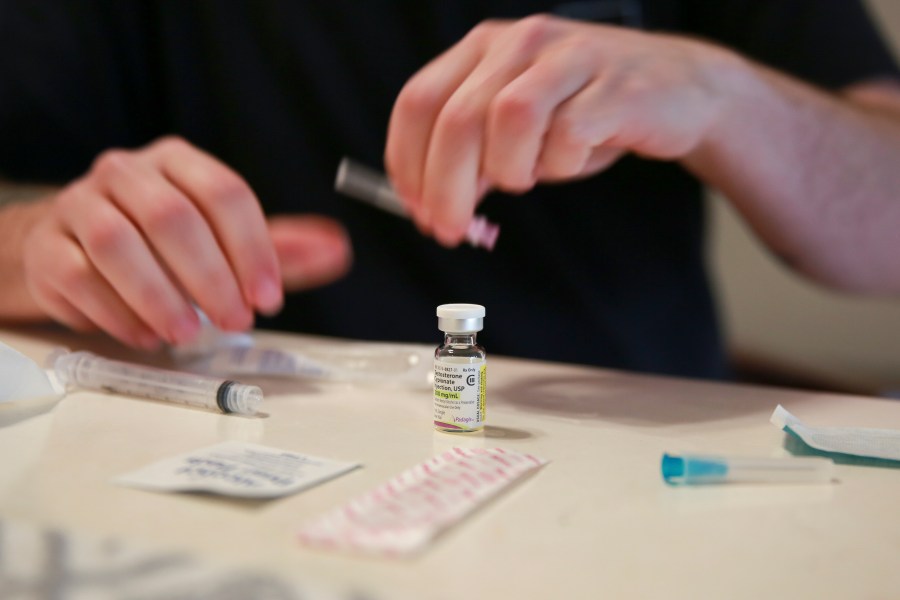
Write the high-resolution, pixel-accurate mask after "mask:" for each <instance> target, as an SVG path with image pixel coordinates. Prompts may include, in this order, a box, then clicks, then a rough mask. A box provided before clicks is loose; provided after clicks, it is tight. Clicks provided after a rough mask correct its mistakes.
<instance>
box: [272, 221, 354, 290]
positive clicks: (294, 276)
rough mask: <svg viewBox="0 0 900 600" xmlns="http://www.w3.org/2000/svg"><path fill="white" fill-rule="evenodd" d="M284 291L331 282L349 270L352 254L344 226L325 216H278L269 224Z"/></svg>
mask: <svg viewBox="0 0 900 600" xmlns="http://www.w3.org/2000/svg"><path fill="white" fill-rule="evenodd" d="M268 224H269V235H270V236H271V238H272V243H273V244H274V246H275V252H276V253H277V254H278V262H279V264H280V265H281V280H282V283H283V285H284V289H285V291H287V292H296V291H300V290H304V289H309V288H314V287H318V286H321V285H325V284H327V283H331V282H333V281H335V280H337V279H339V278H340V277H342V276H343V275H344V274H346V273H347V271H348V270H349V268H350V263H351V262H352V257H353V253H352V250H351V248H350V238H349V236H348V235H347V231H346V230H345V229H344V227H343V226H342V225H341V224H340V223H338V222H337V221H335V220H334V219H330V218H328V217H322V216H316V215H281V216H276V217H271V218H270V219H269V221H268Z"/></svg>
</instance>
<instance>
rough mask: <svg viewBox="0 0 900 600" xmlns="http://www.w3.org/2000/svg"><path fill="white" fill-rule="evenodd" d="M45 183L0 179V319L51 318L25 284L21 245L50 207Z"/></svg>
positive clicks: (31, 319)
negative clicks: (0, 283)
mask: <svg viewBox="0 0 900 600" xmlns="http://www.w3.org/2000/svg"><path fill="white" fill-rule="evenodd" d="M50 190H52V188H48V187H45V186H36V185H23V186H20V185H16V184H11V183H5V182H3V183H0V281H2V282H3V286H2V290H0V321H7V322H9V321H37V320H45V319H48V317H47V315H46V314H45V313H44V311H42V310H41V309H40V308H39V307H38V305H37V304H36V303H35V301H34V299H33V298H32V296H31V294H30V293H29V291H28V288H27V286H26V284H25V272H24V268H23V259H22V248H23V244H24V241H25V238H26V237H27V235H28V233H29V232H30V231H31V228H32V227H33V226H34V225H35V223H37V222H38V221H39V220H40V219H41V218H42V217H43V216H44V215H45V214H46V213H47V211H48V209H49V198H47V199H45V198H44V197H46V196H47V194H48V193H49V192H50Z"/></svg>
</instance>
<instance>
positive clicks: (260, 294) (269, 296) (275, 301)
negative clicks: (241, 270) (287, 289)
mask: <svg viewBox="0 0 900 600" xmlns="http://www.w3.org/2000/svg"><path fill="white" fill-rule="evenodd" d="M253 304H254V305H255V306H256V308H257V310H259V312H261V313H262V314H264V315H267V316H272V315H275V314H277V313H278V311H280V310H281V307H282V305H283V304H284V296H283V295H282V292H281V285H280V283H278V282H276V281H275V280H274V279H272V278H270V277H265V278H263V279H261V280H260V281H257V282H256V289H255V290H254V294H253Z"/></svg>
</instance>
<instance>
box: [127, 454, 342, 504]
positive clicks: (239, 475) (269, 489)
mask: <svg viewBox="0 0 900 600" xmlns="http://www.w3.org/2000/svg"><path fill="white" fill-rule="evenodd" d="M358 466H359V463H349V462H343V461H336V460H331V459H327V458H318V457H316V456H309V455H306V454H299V453H297V452H288V451H286V450H279V449H276V448H269V447H266V446H260V445H257V444H248V443H246V442H236V441H231V442H222V443H221V444H216V445H214V446H209V447H207V448H202V449H200V450H195V451H193V452H188V453H186V454H182V455H179V456H175V457H173V458H167V459H164V460H161V461H159V462H155V463H153V464H150V465H148V466H146V467H143V468H140V469H138V470H136V471H132V472H130V473H126V474H125V475H121V476H120V477H117V478H116V479H115V480H114V483H118V484H122V485H127V486H131V487H137V488H141V489H145V490H152V491H160V492H209V493H213V494H220V495H223V496H234V497H238V498H277V497H279V496H286V495H288V494H293V493H295V492H299V491H300V490H303V489H306V488H309V487H312V486H314V485H317V484H319V483H321V482H323V481H326V480H328V479H332V478H334V477H337V476H338V475H342V474H344V473H346V472H348V471H351V470H353V469H355V468H356V467H358Z"/></svg>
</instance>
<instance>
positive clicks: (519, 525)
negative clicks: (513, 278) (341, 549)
mask: <svg viewBox="0 0 900 600" xmlns="http://www.w3.org/2000/svg"><path fill="white" fill-rule="evenodd" d="M255 335H256V337H257V339H258V341H259V343H264V344H276V345H280V346H282V347H292V346H296V345H297V344H301V343H307V344H308V343H315V342H316V341H317V340H316V338H308V337H303V336H287V335H276V334H272V333H266V332H258V333H257V334H255ZM485 337H486V336H485ZM0 341H3V342H5V343H6V344H8V345H10V346H12V347H14V348H16V349H18V350H20V351H21V352H23V353H24V354H26V355H28V356H30V357H32V358H34V359H37V360H39V359H42V358H43V357H44V356H45V355H46V354H47V353H48V352H49V351H50V350H51V348H53V347H54V346H56V345H59V344H61V343H62V344H65V345H67V346H69V347H70V348H87V349H91V350H94V351H95V352H98V353H102V354H105V355H107V356H116V357H119V358H126V359H129V360H140V359H141V357H140V356H139V355H137V354H135V353H133V352H128V351H124V350H122V349H121V348H119V347H117V346H115V345H113V344H111V343H110V342H107V341H105V340H103V339H101V338H97V337H84V336H76V335H73V334H65V333H62V332H59V331H57V330H52V329H6V330H0ZM488 353H489V354H488V356H489V359H488V360H489V367H488V373H489V375H488V377H489V378H488V423H489V425H488V427H487V429H486V430H485V432H484V433H483V434H480V435H476V436H471V437H463V436H458V435H457V436H454V435H450V434H443V433H437V432H435V431H433V429H432V427H431V410H432V406H431V398H430V392H429V390H427V389H424V390H423V389H409V388H404V387H397V386H365V385H360V384H348V383H334V382H328V383H324V382H316V381H301V380H281V381H278V380H265V379H260V380H258V381H251V382H253V383H259V384H260V385H261V387H262V388H263V391H264V392H265V394H266V398H265V401H264V403H263V408H262V413H261V415H260V416H258V417H255V418H246V417H236V416H233V415H230V416H227V415H222V414H218V413H215V412H212V411H204V410H198V409H190V408H184V407H182V406H178V405H172V404H166V403H160V402H153V401H146V400H139V399H132V398H127V397H124V396H113V395H108V394H103V393H94V392H76V393H70V394H69V395H68V396H67V397H65V398H64V399H62V400H60V401H58V402H45V403H43V404H40V403H38V404H36V405H34V406H32V407H30V408H28V409H22V408H21V407H19V408H18V409H16V410H0V457H2V458H0V519H2V520H3V521H4V522H6V523H18V524H27V525H29V526H31V525H33V526H35V527H38V528H51V529H53V530H62V531H71V532H76V533H77V534H78V535H82V534H83V535H88V536H102V537H109V538H112V539H116V540H124V541H127V542H129V543H135V544H139V545H142V546H148V547H153V548H161V549H171V550H177V551H186V552H187V553H189V554H191V555H193V556H197V557H200V558H202V560H204V561H209V562H210V563H212V564H215V565H222V566H225V567H227V568H241V569H250V570H254V571H257V572H261V573H270V574H274V576H277V577H279V578H283V579H284V580H285V581H290V582H295V583H297V584H298V585H301V586H302V585H306V584H309V585H311V586H313V587H315V586H320V587H322V588H323V589H329V590H330V589H336V590H349V592H347V593H348V594H350V595H349V596H347V597H356V598H473V599H479V598H486V599H503V598H522V599H528V598H535V599H549V598H764V597H766V598H767V597H778V598H798V597H799V598H898V597H900V508H898V507H900V470H894V469H889V468H877V467H864V466H850V465H843V464H842V465H837V468H836V469H837V470H836V482H835V483H832V484H825V485H821V484H819V485H799V484H789V485H788V484H781V485H759V484H743V485H737V484H732V485H717V486H702V487H700V486H693V487H670V486H667V485H666V484H664V483H663V481H662V479H661V477H660V470H659V462H660V457H661V455H662V453H663V452H664V451H677V452H695V453H717V454H729V455H741V456H778V455H780V454H783V453H784V449H783V443H784V438H785V434H784V433H783V432H781V431H779V430H778V429H776V428H775V427H774V426H773V425H771V424H770V423H769V416H770V415H771V413H772V411H773V410H774V408H775V407H776V405H778V404H781V405H783V406H785V407H786V408H787V409H788V410H789V411H791V412H792V413H794V414H795V415H796V416H798V417H799V418H801V419H802V420H804V421H805V422H806V423H807V424H809V425H816V426H848V427H849V426H855V427H879V428H891V429H900V403H898V402H897V401H891V400H886V399H878V398H868V397H855V396H840V395H829V394H820V393H806V392H801V391H788V390H778V389H772V388H762V387H750V386H737V385H724V384H713V383H706V382H698V381H690V380H684V379H674V378H664V377H651V376H641V375H635V374H629V373H624V372H617V371H611V370H603V369H597V368H587V367H581V366H574V365H563V364H551V363H545V362H533V361H524V360H514V359H509V358H503V357H499V356H493V355H491V354H490V347H488ZM151 362H156V363H160V362H162V363H165V360H163V359H162V358H160V357H155V358H154V360H152V361H151ZM225 440H243V441H248V442H253V443H257V444H262V445H266V446H271V447H275V448H280V449H285V450H291V451H296V452H301V453H305V454H311V455H316V456H322V457H329V458H334V459H341V460H347V461H358V462H360V463H362V465H363V466H362V468H360V469H357V470H355V471H352V472H351V473H349V474H347V475H344V476H342V477H339V478H336V479H334V480H332V481H328V482H326V483H324V484H322V485H319V486H317V487H314V488H312V489H309V490H306V491H303V492H300V493H297V494H295V495H291V496H288V497H284V498H279V499H275V500H269V501H246V500H243V501H239V500H232V499H226V498H219V497H214V496H211V495H199V494H169V493H158V492H148V491H142V490H138V489H132V488H128V487H123V486H119V485H115V484H113V483H111V479H113V478H114V477H116V476H118V475H121V474H123V473H126V472H128V471H131V470H134V469H137V468H139V467H142V466H145V465H147V464H149V463H152V462H154V461H157V460H160V459H163V458H168V457H171V456H174V455H176V454H181V453H184V452H187V451H191V450H196V449H199V448H202V447H204V446H209V445H211V444H214V443H217V442H220V441H225ZM453 446H462V447H501V448H505V449H509V450H517V451H523V452H528V453H531V454H534V455H536V456H539V457H541V458H544V459H546V460H547V461H549V462H548V464H547V465H546V466H544V467H543V468H541V469H540V470H539V471H538V472H537V473H535V474H534V475H532V476H529V477H527V478H526V479H525V480H524V481H521V482H518V483H517V484H516V485H515V486H514V487H512V488H511V489H510V490H508V491H507V492H505V493H503V494H502V495H501V496H500V497H498V498H496V499H494V500H493V501H491V502H490V503H489V504H487V505H486V506H484V507H483V508H482V509H480V510H478V511H477V512H476V513H474V514H472V515H470V516H469V517H468V518H466V519H465V520H463V521H462V522H461V523H459V524H458V525H456V526H455V527H453V528H452V529H450V530H449V531H447V532H446V533H445V534H444V535H443V536H441V537H440V538H439V539H437V540H436V541H435V542H434V543H433V544H432V545H431V546H430V547H429V548H428V549H427V550H426V551H425V552H424V553H422V554H421V555H419V556H417V557H415V558H412V559H406V560H392V559H381V558H371V557H369V558H361V557H354V556H348V555H343V554H336V553H329V552H326V551H320V550H312V549H309V548H306V547H304V546H303V545H301V544H300V543H299V542H298V540H297V533H298V531H299V530H300V528H301V527H302V526H303V525H304V524H305V523H307V522H309V521H310V520H312V519H314V518H316V517H317V516H319V515H321V514H323V513H325V512H326V511H328V510H330V509H332V508H334V507H336V506H339V505H341V504H343V503H344V502H346V501H348V500H350V499H352V498H354V497H356V496H358V495H359V494H361V493H363V492H365V491H367V490H369V489H371V488H373V487H375V486H376V485H378V484H380V483H382V482H384V481H386V480H387V479H389V478H390V477H392V476H393V475H396V474H398V473H399V472H401V471H403V470H404V469H406V468H408V467H410V466H412V465H414V464H416V463H418V462H420V461H422V460H425V459H427V458H429V457H431V456H433V455H435V454H437V453H439V452H441V451H443V450H446V449H448V448H451V447H453ZM4 563H5V564H6V567H5V568H6V569H7V575H9V569H10V568H11V567H10V564H12V563H10V562H9V553H8V552H7V553H6V554H4V552H3V550H2V549H0V571H2V570H3V569H4V567H3V564H4ZM2 595H3V594H2V593H0V596H2ZM238 596H239V595H238ZM23 597H24V596H23ZM277 597H287V596H277Z"/></svg>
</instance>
